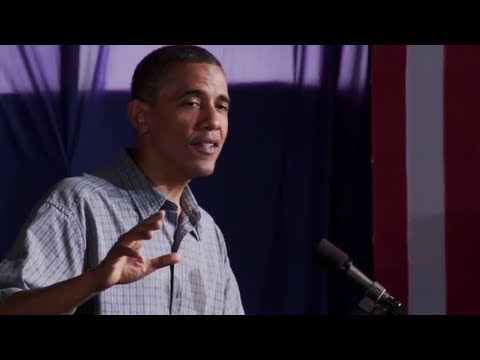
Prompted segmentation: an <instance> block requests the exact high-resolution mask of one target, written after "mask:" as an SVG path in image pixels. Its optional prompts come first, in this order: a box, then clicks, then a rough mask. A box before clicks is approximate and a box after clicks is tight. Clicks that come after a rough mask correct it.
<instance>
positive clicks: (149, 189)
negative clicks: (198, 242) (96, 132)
mask: <svg viewBox="0 0 480 360" xmlns="http://www.w3.org/2000/svg"><path fill="white" fill-rule="evenodd" d="M115 170H116V172H117V174H118V176H119V178H120V180H121V181H122V183H123V186H124V188H125V189H126V190H127V191H128V193H129V194H130V196H131V197H132V199H133V201H134V203H135V205H136V207H137V208H138V210H139V212H140V214H141V215H142V219H146V218H147V217H149V216H151V215H152V214H154V213H156V212H159V211H160V210H161V209H162V207H163V206H164V205H165V203H166V202H167V199H166V197H165V196H164V195H163V194H162V193H161V192H160V191H158V189H157V188H156V187H155V186H154V185H153V183H152V182H151V181H150V179H148V178H147V177H146V176H145V175H144V174H143V172H142V170H141V169H140V168H139V167H138V166H137V164H136V163H135V161H134V160H133V159H132V157H131V156H130V154H129V152H128V151H127V149H123V150H122V151H121V152H120V154H119V156H118V159H117V162H116V164H115ZM180 205H181V206H182V210H183V211H184V212H185V214H186V215H187V216H188V218H189V221H190V223H191V224H192V225H193V226H194V227H196V226H197V224H198V222H199V221H200V218H201V212H200V207H199V206H198V203H197V201H196V199H195V197H194V196H193V193H192V191H191V190H190V188H189V187H188V185H187V186H186V187H185V189H184V191H183V193H182V196H181V198H180Z"/></svg>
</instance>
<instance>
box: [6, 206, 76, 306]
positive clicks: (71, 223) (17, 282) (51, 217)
mask: <svg viewBox="0 0 480 360" xmlns="http://www.w3.org/2000/svg"><path fill="white" fill-rule="evenodd" d="M84 254H85V243H84V241H83V236H82V233H81V231H80V227H79V225H78V223H77V222H76V219H75V216H74V214H73V213H71V212H70V211H69V210H68V209H67V208H65V207H62V206H60V205H58V204H55V203H53V202H49V201H46V202H45V203H43V204H42V205H41V206H39V207H37V208H36V209H34V210H33V211H32V214H31V215H30V217H29V219H28V220H27V222H26V223H25V224H24V226H23V228H22V230H21V231H20V233H19V235H18V237H17V239H16V241H15V243H14V245H13V248H12V249H11V250H10V252H9V254H8V255H7V256H6V257H5V258H4V259H3V260H2V261H1V262H0V302H2V301H4V300H5V299H6V298H7V297H8V296H10V295H12V294H13V293H15V292H17V291H20V290H28V289H35V288H40V287H46V286H49V285H52V284H54V283H57V282H60V281H63V280H67V279H70V278H72V277H75V276H78V275H80V274H81V273H82V271H83V267H84Z"/></svg>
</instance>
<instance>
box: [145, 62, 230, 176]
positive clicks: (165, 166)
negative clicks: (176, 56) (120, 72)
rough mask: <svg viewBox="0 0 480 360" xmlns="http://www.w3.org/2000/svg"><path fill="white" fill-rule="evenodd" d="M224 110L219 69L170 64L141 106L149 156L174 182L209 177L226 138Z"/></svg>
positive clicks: (224, 94) (223, 85)
mask: <svg viewBox="0 0 480 360" xmlns="http://www.w3.org/2000/svg"><path fill="white" fill-rule="evenodd" d="M228 111H229V97H228V86H227V80H226V78H225V74H224V73H223V70H222V69H221V68H220V67H219V66H216V65H210V64H196V63H181V64H177V65H175V66H174V67H173V68H172V69H171V70H170V71H169V73H168V75H166V76H165V78H164V79H163V81H162V85H161V86H160V88H159V90H158V93H157V97H156V99H155V104H154V105H151V106H148V107H147V111H146V119H145V120H146V121H147V123H148V126H149V131H148V133H147V134H145V140H146V141H145V146H146V147H147V149H146V150H147V152H149V153H150V154H149V156H151V157H152V159H154V160H155V162H156V164H158V166H160V167H162V171H165V172H166V173H167V174H168V175H169V176H170V177H173V178H175V179H177V178H178V179H180V180H189V179H191V178H193V177H197V176H208V175H210V174H212V172H213V171H214V168H215V162H216V160H217V158H218V156H219V154H220V152H221V150H222V147H223V144H224V142H225V138H226V137H227V132H228Z"/></svg>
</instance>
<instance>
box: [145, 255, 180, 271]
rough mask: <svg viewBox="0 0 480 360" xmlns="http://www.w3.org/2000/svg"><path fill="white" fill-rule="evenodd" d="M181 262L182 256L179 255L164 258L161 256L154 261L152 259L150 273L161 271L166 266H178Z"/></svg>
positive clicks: (164, 256)
mask: <svg viewBox="0 0 480 360" xmlns="http://www.w3.org/2000/svg"><path fill="white" fill-rule="evenodd" d="M179 261H180V255H179V254H178V253H171V254H167V255H163V256H159V257H157V258H154V259H150V260H149V263H150V266H149V267H150V271H154V270H157V269H160V268H162V267H165V266H169V265H173V264H176V263H178V262H179Z"/></svg>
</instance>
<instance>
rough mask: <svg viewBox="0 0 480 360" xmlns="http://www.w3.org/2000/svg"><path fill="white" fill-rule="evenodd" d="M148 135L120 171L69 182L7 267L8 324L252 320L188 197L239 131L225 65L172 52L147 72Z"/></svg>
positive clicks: (145, 67) (133, 116)
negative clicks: (233, 130)
mask: <svg viewBox="0 0 480 360" xmlns="http://www.w3.org/2000/svg"><path fill="white" fill-rule="evenodd" d="M131 92H132V99H131V101H130V102H129V104H128V115H129V118H130V120H131V123H132V125H133V127H134V128H135V129H136V131H137V134H138V146H137V148H136V149H134V150H133V149H132V150H124V151H123V152H122V153H121V155H120V157H119V159H118V161H117V162H116V164H115V165H114V166H113V167H112V168H107V169H103V170H100V171H98V172H96V173H94V174H88V175H84V176H82V177H75V178H69V179H65V180H63V181H61V182H60V183H59V184H57V186H56V187H54V189H53V190H52V191H51V192H50V193H49V194H48V195H47V196H46V198H45V199H44V200H43V201H42V202H40V203H39V205H38V206H37V207H36V208H35V209H34V211H33V212H32V215H31V216H30V218H29V220H28V221H27V223H26V225H25V226H24V228H23V229H22V231H21V233H20V235H19V237H18V239H17V242H16V244H15V246H14V248H13V249H12V251H11V252H10V254H9V255H8V256H7V257H6V258H5V259H4V260H3V261H2V262H1V263H0V289H1V290H0V314H72V313H74V312H75V311H77V310H79V309H84V308H85V306H86V304H89V305H91V306H90V307H89V309H90V310H91V311H93V312H94V313H96V314H243V313H244V310H243V306H242V303H241V298H240V292H239V288H238V285H237V281H236V279H235V276H234V274H233V272H232V269H231V267H230V263H229V258H228V255H227V249H226V245H225V241H224V238H223V235H222V233H221V231H220V229H219V228H218V227H217V225H216V224H215V222H214V221H213V219H212V218H211V217H210V215H209V214H208V213H206V212H205V211H204V210H203V209H202V208H200V207H199V206H198V205H197V203H196V201H195V198H194V196H193V194H192V192H191V191H190V189H189V187H188V183H189V181H190V180H191V179H192V178H195V177H199V176H208V175H210V174H211V173H212V172H213V171H214V168H215V162H216V160H217V158H218V156H219V154H220V152H221V150H222V147H223V144H224V142H225V138H226V136H227V131H228V111H229V103H230V100H229V97H228V86H227V81H226V78H225V74H224V72H223V69H222V67H221V65H220V63H219V61H218V60H217V59H216V58H215V57H214V56H213V55H212V54H210V53H209V52H208V51H206V50H205V49H202V48H200V47H195V46H166V47H163V48H160V49H157V50H155V51H153V52H152V53H150V54H149V55H147V56H146V57H145V58H144V59H143V60H142V61H141V62H140V63H139V64H138V65H137V68H136V69H135V72H134V75H133V80H132V86H131Z"/></svg>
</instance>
